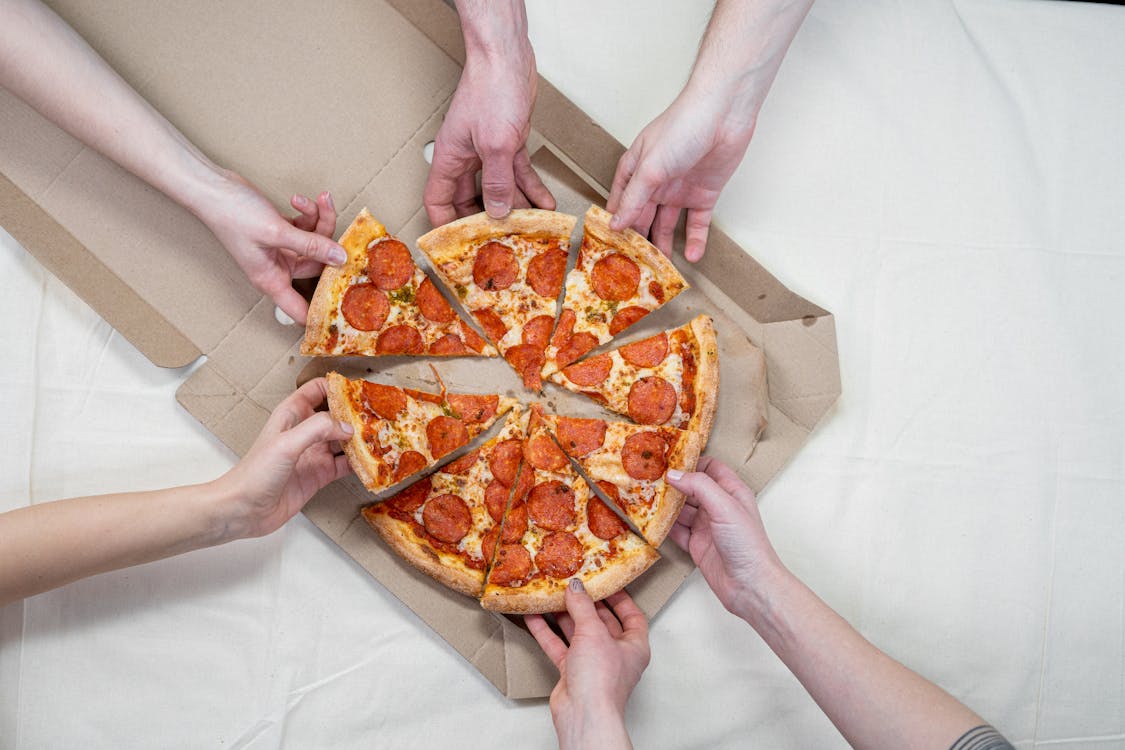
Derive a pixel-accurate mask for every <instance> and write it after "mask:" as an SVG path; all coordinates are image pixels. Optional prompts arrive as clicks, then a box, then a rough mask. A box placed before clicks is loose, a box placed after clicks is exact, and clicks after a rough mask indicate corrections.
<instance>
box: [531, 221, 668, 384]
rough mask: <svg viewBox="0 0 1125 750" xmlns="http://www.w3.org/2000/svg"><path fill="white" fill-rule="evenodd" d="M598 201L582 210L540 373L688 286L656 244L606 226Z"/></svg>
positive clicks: (568, 360) (556, 367) (564, 363)
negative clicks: (574, 254) (574, 258)
mask: <svg viewBox="0 0 1125 750" xmlns="http://www.w3.org/2000/svg"><path fill="white" fill-rule="evenodd" d="M610 218H611V216H610V214H609V213H608V212H607V211H604V210H602V209H600V208H598V207H597V206H590V210H589V211H587V212H586V223H585V226H584V227H583V236H582V247H581V249H580V250H579V251H578V263H577V265H576V266H575V267H574V270H572V271H571V272H570V273H569V274H568V275H567V277H566V296H565V297H564V298H563V309H562V312H561V313H560V314H559V320H558V324H557V325H556V326H555V332H554V334H553V336H552V337H551V344H550V346H549V347H548V348H547V357H546V360H547V361H546V364H545V365H544V368H543V377H547V376H548V375H550V374H552V373H553V372H555V371H556V370H560V369H562V368H563V367H566V366H567V365H569V364H570V363H572V362H575V361H577V360H578V359H579V358H580V357H582V356H583V355H584V354H586V353H587V352H589V351H590V350H592V349H593V348H594V347H596V346H599V345H601V344H604V343H605V342H607V341H609V340H610V339H611V338H613V337H614V336H616V335H617V334H618V333H620V332H621V331H623V330H625V329H626V328H628V327H629V326H631V325H633V324H634V323H636V322H637V321H638V320H640V319H641V318H643V317H644V316H646V315H648V314H649V313H650V312H652V311H653V310H656V309H657V308H659V307H661V306H662V305H664V303H666V302H668V300H670V299H672V298H673V297H675V296H676V295H677V294H679V293H680V292H682V291H683V290H685V289H687V288H688V283H687V282H686V281H685V280H684V277H683V276H681V275H680V272H679V271H677V270H676V267H675V266H673V265H672V262H671V261H670V260H668V258H666V257H665V256H664V254H663V253H661V252H660V250H659V249H658V248H657V247H656V246H655V245H653V244H652V243H650V242H649V241H648V240H646V239H645V238H644V237H642V236H641V235H639V234H637V233H636V232H634V231H633V230H632V229H626V230H624V231H623V232H617V231H614V230H612V229H610V228H609V220H610Z"/></svg>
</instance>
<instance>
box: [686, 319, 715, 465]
mask: <svg viewBox="0 0 1125 750" xmlns="http://www.w3.org/2000/svg"><path fill="white" fill-rule="evenodd" d="M689 325H690V326H691V332H692V335H693V336H694V337H695V346H696V358H695V381H694V385H693V388H694V391H695V412H694V413H693V414H692V415H691V419H690V420H689V421H688V424H687V429H688V430H690V431H692V432H696V433H698V434H699V436H700V438H701V443H700V448H701V449H702V448H706V447H707V440H708V439H709V438H710V437H711V429H712V428H713V427H714V426H715V409H716V408H717V407H718V403H719V343H718V340H717V339H716V337H715V324H714V322H713V321H712V320H711V318H710V316H708V315H700V316H698V317H696V318H695V319H694V320H692V321H691V323H690V324H689Z"/></svg>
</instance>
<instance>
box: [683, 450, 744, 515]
mask: <svg viewBox="0 0 1125 750" xmlns="http://www.w3.org/2000/svg"><path fill="white" fill-rule="evenodd" d="M695 469H696V471H700V467H699V466H698V465H697V466H696V467H695ZM702 470H703V472H704V473H705V474H706V475H707V476H709V477H711V478H712V479H714V480H715V484H717V485H719V486H720V487H721V488H723V490H725V491H726V492H729V493H730V494H731V495H733V496H734V497H735V499H737V500H738V501H739V502H740V503H742V504H743V505H757V503H758V499H757V497H756V496H755V495H754V490H752V489H750V487H749V485H747V484H746V482H743V481H742V479H741V478H740V477H739V476H738V474H735V473H734V469H732V468H730V467H729V466H727V465H726V464H724V463H723V462H722V461H720V460H718V459H717V458H711V457H710V456H708V457H707V463H706V464H705V465H704V466H703V469H702Z"/></svg>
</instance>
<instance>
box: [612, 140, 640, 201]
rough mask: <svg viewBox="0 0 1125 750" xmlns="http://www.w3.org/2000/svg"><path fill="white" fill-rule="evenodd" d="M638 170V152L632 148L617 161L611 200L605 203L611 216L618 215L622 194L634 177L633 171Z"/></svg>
mask: <svg viewBox="0 0 1125 750" xmlns="http://www.w3.org/2000/svg"><path fill="white" fill-rule="evenodd" d="M636 168H637V152H636V151H634V150H633V149H632V148H630V149H629V150H628V151H626V152H625V153H624V154H622V156H621V158H620V159H619V160H618V161H617V170H616V171H615V172H614V173H613V185H612V186H611V187H610V189H609V198H608V199H607V200H606V202H605V210H606V211H609V212H610V213H611V214H614V213H617V208H618V205H619V204H620V203H621V194H622V193H623V192H625V186H626V185H627V184H629V178H630V177H632V176H633V170H635V169H636Z"/></svg>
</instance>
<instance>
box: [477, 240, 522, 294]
mask: <svg viewBox="0 0 1125 750" xmlns="http://www.w3.org/2000/svg"><path fill="white" fill-rule="evenodd" d="M519 274H520V266H519V263H517V262H516V253H515V251H514V250H512V248H510V247H508V246H507V245H501V244H500V243H499V242H487V243H485V244H484V245H483V246H482V247H481V248H480V250H478V251H477V259H476V260H475V261H474V262H473V281H475V282H476V283H477V286H479V287H480V288H481V289H483V290H485V291H486V292H491V291H496V290H500V289H507V288H508V287H510V286H511V285H512V284H513V283H514V282H515V280H516V277H517V276H519Z"/></svg>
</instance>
